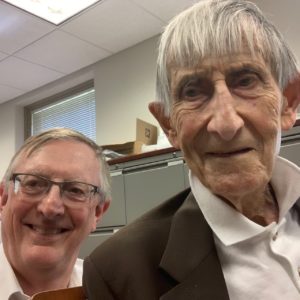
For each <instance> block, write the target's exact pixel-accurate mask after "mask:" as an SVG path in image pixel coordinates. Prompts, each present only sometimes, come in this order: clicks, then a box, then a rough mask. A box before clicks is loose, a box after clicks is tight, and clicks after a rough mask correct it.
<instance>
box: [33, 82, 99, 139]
mask: <svg viewBox="0 0 300 300" xmlns="http://www.w3.org/2000/svg"><path fill="white" fill-rule="evenodd" d="M53 127H67V128H72V129H74V130H77V131H79V132H81V133H83V134H85V135H86V136H88V137H89V138H91V139H92V140H94V141H95V140H96V101H95V89H94V88H90V89H88V90H85V91H82V92H80V93H78V94H75V95H72V96H69V97H66V98H63V99H61V100H59V101H56V102H53V103H51V104H48V105H45V106H43V107H40V108H37V109H34V110H32V111H31V135H36V134H38V133H40V132H42V131H45V130H47V129H50V128H53Z"/></svg>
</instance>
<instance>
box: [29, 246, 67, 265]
mask: <svg viewBox="0 0 300 300" xmlns="http://www.w3.org/2000/svg"><path fill="white" fill-rule="evenodd" d="M62 256H63V255H62V254H60V253H59V251H58V250H57V249H45V248H44V249H34V250H31V251H30V253H28V255H27V258H26V260H27V262H28V263H30V264H32V265H37V266H39V267H40V268H49V267H50V268H53V266H55V265H57V264H58V263H59V262H60V261H61V258H62Z"/></svg>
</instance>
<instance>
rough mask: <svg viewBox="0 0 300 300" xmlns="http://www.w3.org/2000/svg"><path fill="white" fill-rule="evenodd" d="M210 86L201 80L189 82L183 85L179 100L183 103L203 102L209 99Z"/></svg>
mask: <svg viewBox="0 0 300 300" xmlns="http://www.w3.org/2000/svg"><path fill="white" fill-rule="evenodd" d="M209 94H210V85H209V84H208V83H205V82H204V81H203V80H201V79H198V80H197V79H195V80H190V81H188V82H187V83H185V84H184V85H183V87H182V88H181V90H180V93H179V99H180V100H185V101H195V100H205V99H207V98H208V97H209Z"/></svg>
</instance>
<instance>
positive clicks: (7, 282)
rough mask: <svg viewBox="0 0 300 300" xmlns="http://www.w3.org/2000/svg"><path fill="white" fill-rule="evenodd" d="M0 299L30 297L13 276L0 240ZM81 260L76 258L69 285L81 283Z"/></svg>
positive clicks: (11, 299) (24, 298)
mask: <svg viewBox="0 0 300 300" xmlns="http://www.w3.org/2000/svg"><path fill="white" fill-rule="evenodd" d="M0 270H1V272H0V299H1V300H26V299H30V297H28V296H26V295H25V294H24V293H23V290H22V288H21V287H20V285H19V282H18V280H17V278H16V276H15V273H14V271H13V269H12V267H11V265H10V264H9V262H8V260H7V258H6V255H5V253H4V249H3V245H2V243H1V242H0ZM82 272H83V260H82V259H77V260H76V263H75V265H74V269H73V272H72V274H71V279H70V284H69V287H75V286H80V285H82Z"/></svg>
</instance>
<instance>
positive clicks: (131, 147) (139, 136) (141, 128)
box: [102, 119, 157, 155]
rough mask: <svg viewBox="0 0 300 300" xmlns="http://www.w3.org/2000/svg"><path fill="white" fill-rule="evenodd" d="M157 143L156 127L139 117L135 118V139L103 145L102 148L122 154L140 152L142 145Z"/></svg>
mask: <svg viewBox="0 0 300 300" xmlns="http://www.w3.org/2000/svg"><path fill="white" fill-rule="evenodd" d="M156 143H157V127H156V126H154V125H152V124H150V123H147V122H145V121H143V120H141V119H136V140H135V141H133V142H127V143H123V144H112V145H104V146H102V149H108V150H111V151H114V152H117V153H119V154H123V155H132V154H139V153H141V149H142V145H143V144H145V145H153V144H156Z"/></svg>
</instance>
